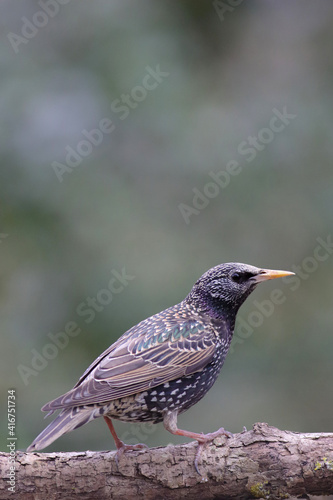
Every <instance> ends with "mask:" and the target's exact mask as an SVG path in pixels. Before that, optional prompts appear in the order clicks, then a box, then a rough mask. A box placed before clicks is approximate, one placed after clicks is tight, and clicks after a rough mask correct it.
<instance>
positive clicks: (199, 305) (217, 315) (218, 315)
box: [185, 290, 241, 334]
mask: <svg viewBox="0 0 333 500" xmlns="http://www.w3.org/2000/svg"><path fill="white" fill-rule="evenodd" d="M185 302H186V303H187V304H188V305H190V306H191V307H192V308H193V309H194V310H195V311H196V312H198V313H199V314H203V315H205V316H209V317H210V318H211V319H212V320H216V321H221V322H223V323H224V324H227V325H228V328H229V329H230V332H231V334H232V333H233V331H234V327H235V321H236V314H237V311H238V309H239V307H240V306H241V304H239V305H238V304H235V303H234V302H232V303H231V302H228V301H221V300H220V299H216V298H214V297H212V296H210V295H203V294H196V293H193V290H192V291H191V292H190V293H189V295H188V296H187V297H186V299H185Z"/></svg>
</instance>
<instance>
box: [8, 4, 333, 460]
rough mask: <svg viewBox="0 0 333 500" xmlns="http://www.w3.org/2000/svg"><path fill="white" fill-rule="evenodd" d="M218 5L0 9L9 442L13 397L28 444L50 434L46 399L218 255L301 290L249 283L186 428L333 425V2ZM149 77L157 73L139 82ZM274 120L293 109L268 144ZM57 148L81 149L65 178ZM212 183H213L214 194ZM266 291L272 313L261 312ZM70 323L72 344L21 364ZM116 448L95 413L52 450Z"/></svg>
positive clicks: (121, 427)
mask: <svg viewBox="0 0 333 500" xmlns="http://www.w3.org/2000/svg"><path fill="white" fill-rule="evenodd" d="M42 3H43V2H42ZM224 3H225V4H226V5H229V8H228V9H226V10H224V9H223V7H221V6H219V4H218V3H217V2H215V3H214V2H211V1H209V2H205V1H193V0H192V1H181V2H176V1H171V2H170V1H160V2H153V1H149V0H141V1H140V2H135V1H120V0H118V1H114V2H109V1H106V0H95V1H94V2H88V1H80V2H78V1H75V0H71V1H68V2H67V3H66V2H63V4H62V3H60V0H59V2H56V3H55V0H54V2H53V3H52V5H53V7H52V6H49V7H48V9H49V10H47V7H45V8H44V10H43V9H42V8H41V5H40V4H39V3H38V2H36V1H32V0H17V1H16V2H11V1H9V0H4V1H2V2H1V4H0V23H1V28H2V30H1V32H2V34H1V41H2V43H1V44H0V65H1V68H0V73H1V93H0V127H1V128H0V130H1V133H0V141H1V152H0V155H1V156H0V161H1V183H0V196H1V209H0V210H1V213H0V215H1V227H0V273H1V280H0V311H1V312H0V314H1V325H2V327H1V365H0V370H1V372H0V374H1V376H0V389H1V394H2V397H1V400H2V409H3V412H2V415H1V418H2V419H4V420H3V432H2V440H3V441H2V445H1V446H2V449H5V445H6V413H5V406H6V398H7V390H8V389H12V388H14V389H15V390H16V400H17V436H18V448H19V449H25V448H26V446H27V445H29V444H30V442H31V441H32V440H33V438H34V437H35V436H36V435H37V433H39V432H40V431H41V430H42V428H43V427H44V426H45V425H46V423H47V422H46V421H44V420H43V414H42V413H41V412H40V407H41V406H42V405H43V404H44V403H46V402H47V401H49V400H50V399H53V398H55V397H56V396H58V395H60V394H62V393H64V392H66V391H67V390H69V389H70V388H71V387H72V386H73V385H74V383H76V381H77V379H78V378H79V376H80V375H81V374H82V373H83V371H84V370H85V369H86V367H87V366H88V365H89V364H90V363H91V362H92V361H93V360H94V359H95V357H97V356H98V355H99V354H100V353H101V352H102V351H103V350H104V349H105V348H107V347H108V346H109V345H110V344H111V343H112V342H113V341H115V340H116V339H117V338H118V337H119V336H120V335H121V334H122V333H123V332H124V331H125V330H127V329H128V328H129V327H131V326H132V325H134V324H136V323H138V322H139V321H140V320H142V319H144V318H146V317H148V316H150V315H152V314H155V313H157V312H159V311H160V310H162V309H165V308H166V307H168V306H170V305H172V304H174V303H177V302H179V301H180V300H182V299H183V298H184V296H185V295H186V294H187V293H188V291H189V290H190V289H191V286H192V285H193V283H194V282H195V280H196V279H197V278H198V277H199V276H200V275H201V274H202V273H203V272H205V271H206V270H207V269H208V268H210V267H212V266H214V265H216V264H219V263H221V262H228V261H241V262H247V263H251V264H253V265H257V266H260V267H269V268H276V269H289V270H290V269H295V270H297V273H298V274H299V276H300V277H299V281H298V282H297V284H296V282H295V281H294V282H290V281H289V282H288V281H285V282H283V281H279V282H275V283H274V282H270V283H266V284H264V285H261V286H260V287H259V288H258V289H257V290H256V292H255V293H254V294H253V295H252V296H251V297H250V299H249V300H248V301H247V302H246V303H245V304H244V306H243V307H242V309H241V311H240V314H239V317H240V319H241V321H243V323H242V325H243V328H240V325H239V324H238V327H237V328H236V341H235V343H234V344H233V348H232V351H231V352H230V354H229V355H228V357H227V360H226V363H225V365H224V368H223V370H222V373H221V375H220V377H219V380H218V382H217V383H216V384H215V386H214V388H213V389H212V390H211V391H210V392H209V393H208V395H207V396H206V397H205V398H204V399H203V400H202V401H201V402H200V403H199V404H198V405H196V406H195V407H194V408H192V409H191V410H190V411H189V412H187V413H186V414H184V415H183V416H181V417H180V419H179V425H180V427H182V428H185V429H189V430H194V431H205V432H209V431H213V430H215V429H217V428H219V427H220V426H221V425H223V426H224V427H225V428H226V429H228V430H229V431H232V432H239V431H241V430H242V429H243V426H246V427H248V428H251V426H252V424H253V423H254V422H256V421H264V422H268V423H269V424H270V425H274V426H277V427H280V428H282V429H289V430H297V431H302V432H314V431H332V415H333V400H332V386H333V370H332V357H333V334H332V328H333V317H332V298H333V285H332V272H333V250H332V248H331V246H332V245H331V246H330V244H331V243H330V242H331V241H332V233H333V228H332V223H333V174H332V162H333V134H332V131H333V65H332V64H333V63H332V61H333V59H332V42H333V30H332V19H333V3H332V2H331V1H330V0H326V1H325V0H322V1H321V2H312V1H310V0H302V1H301V0H294V1H293V2H287V1H283V2H281V1H278V0H275V1H269V0H252V1H251V2H241V1H240V2H238V5H237V6H235V4H236V3H237V2H229V4H228V2H227V1H226V2H224ZM231 4H233V5H234V7H232V6H231ZM40 12H42V14H40ZM31 23H32V25H31ZM36 25H38V27H36ZM147 67H149V68H151V71H152V70H154V71H158V70H159V71H161V72H162V73H163V76H159V77H157V79H156V80H155V81H156V82H157V83H158V84H157V85H156V88H154V89H150V90H146V91H145V90H142V85H143V82H144V81H145V82H146V83H147V82H148V80H147V79H146V80H145V76H146V75H147V74H148V72H149V70H147ZM158 80H160V81H158ZM153 83H154V80H153V78H151V79H150V80H149V84H150V86H152V85H153ZM138 86H139V87H140V86H141V90H140V88H139V89H138V88H137V87H138ZM127 95H130V96H132V99H131V100H130V103H131V104H130V105H126V106H128V110H127V111H125V109H124V108H123V109H122V111H120V110H119V106H120V105H123V106H124V102H120V101H124V100H126V99H128V98H127V97H126V96H127ZM133 96H134V97H135V99H134V100H133ZM117 100H118V101H117ZM274 110H277V111H278V112H280V113H283V112H286V113H287V114H288V115H293V118H289V119H286V121H288V123H285V124H284V126H283V127H282V130H281V131H279V132H274V133H273V136H272V132H269V131H267V127H269V126H270V123H271V120H272V118H273V117H274V116H275V113H276V111H275V112H274ZM125 115H126V116H125ZM104 119H108V120H111V121H112V127H113V130H112V131H109V132H108V133H104V134H103V137H102V140H101V141H100V142H101V143H100V144H99V145H94V146H91V147H90V149H91V151H89V144H88V146H87V145H86V144H85V145H83V146H82V144H83V143H82V142H81V141H83V140H86V139H87V138H86V137H85V135H84V131H85V130H86V131H88V132H89V131H91V130H93V129H96V128H98V127H99V125H100V122H101V120H104ZM103 123H105V122H103ZM107 123H109V126H111V125H110V122H107ZM280 125H281V122H280ZM263 129H266V130H265V131H263ZM95 137H97V136H95ZM98 137H99V136H98ZM249 137H252V138H253V137H254V138H257V139H258V138H259V142H257V143H256V144H257V146H256V147H255V148H254V153H253V154H254V158H253V159H252V160H251V161H248V160H249V159H250V156H253V154H252V155H251V154H250V153H246V154H245V153H244V148H245V149H246V148H248V147H250V146H249V141H253V140H254V139H249ZM95 141H97V142H98V139H95ZM244 141H245V142H244ZM265 141H266V142H265ZM251 147H253V146H251ZM66 148H67V149H66ZM68 148H73V150H74V151H77V150H78V149H79V150H80V151H81V152H82V151H83V152H84V153H85V156H84V155H83V156H82V155H81V158H79V159H78V160H76V161H77V163H78V164H77V166H75V167H73V168H71V167H70V165H69V164H68V163H67V164H66V154H67V152H68V151H73V150H72V149H68ZM80 148H81V149H80ZM72 154H73V153H72ZM72 159H73V158H72ZM73 161H74V160H73ZM55 162H57V163H55ZM230 162H234V163H233V165H238V166H237V167H236V169H237V172H238V173H237V174H235V173H233V175H229V179H228V178H227V174H225V172H227V171H228V169H229V170H230ZM60 164H62V165H64V166H63V167H61V166H60V167H59V165H60ZM61 168H62V169H63V171H62V172H61V174H59V172H60V171H61ZM59 169H60V170H59ZM57 172H58V175H57ZM221 172H224V173H221ZM212 173H215V174H219V176H220V178H221V179H224V183H225V184H224V185H221V186H219V187H218V186H217V185H215V188H214V185H211V184H210V185H209V183H211V182H212V175H213V174H212ZM226 179H227V180H226ZM196 190H198V191H196ZM198 192H200V193H201V195H202V196H200V195H198ZM205 192H206V193H208V194H210V195H211V198H207V196H206V195H205ZM196 195H197V198H196V199H193V198H195V196H196ZM213 195H214V196H213ZM203 196H205V197H203ZM199 198H200V199H199ZM181 204H183V205H181ZM198 204H199V205H198ZM185 205H186V207H185ZM184 207H185V208H184ZM198 207H199V208H198ZM184 210H185V212H186V213H189V214H190V215H189V217H187V221H185V219H186V217H184V215H183V213H182V211H183V212H184ZM318 238H319V240H318ZM320 239H321V240H320ZM319 241H321V242H322V241H324V242H326V247H327V248H326V250H325V247H323V246H322V243H321V250H320V253H319V254H318V253H316V248H317V247H318V245H319ZM314 255H316V256H317V257H314ZM318 255H320V256H321V257H320V258H321V259H322V260H321V261H319V260H318ZM295 266H299V267H298V268H296V267H295ZM123 268H125V271H126V273H127V274H128V275H130V276H131V277H134V278H133V279H132V280H130V281H129V283H128V285H127V286H124V289H123V290H122V291H121V293H119V294H116V295H115V294H114V295H113V296H112V301H111V302H110V301H109V303H107V304H105V305H104V306H102V307H101V304H100V303H99V308H100V309H101V310H100V311H98V312H97V311H96V314H95V317H94V319H93V320H92V321H91V322H90V323H87V322H86V320H87V316H85V317H84V316H82V315H81V316H80V315H79V314H78V312H77V308H78V306H80V304H81V303H82V302H84V303H85V304H86V300H87V298H88V297H92V298H96V297H97V296H99V297H102V296H103V294H100V295H98V293H99V292H100V291H101V290H103V289H105V288H107V285H108V282H109V280H110V278H111V276H112V274H111V273H112V271H118V272H121V270H122V269H123ZM275 288H278V289H279V290H281V292H280V293H281V294H282V296H283V297H284V302H283V303H282V304H280V305H276V306H274V308H273V309H274V310H273V311H270V312H269V314H268V313H267V317H265V318H263V316H262V315H261V318H260V312H259V313H258V311H259V309H258V303H259V304H262V303H263V301H264V300H267V299H269V297H270V294H271V293H272V291H273V290H274V289H275ZM105 297H106V296H105V295H104V299H105ZM106 301H107V300H106ZM255 301H257V302H255ZM266 305H267V304H266ZM81 307H85V306H81ZM267 308H268V309H267V310H269V306H267ZM68 322H75V323H76V325H77V328H79V329H80V333H79V335H77V336H75V337H72V338H70V339H69V341H68V345H67V346H65V347H64V348H62V349H60V348H59V349H58V351H57V349H56V348H54V347H53V350H52V347H51V348H49V351H46V352H48V353H49V357H50V356H51V357H53V359H48V360H46V361H45V357H44V364H45V363H46V365H45V366H44V367H43V368H41V366H42V365H43V361H39V363H40V364H39V368H38V370H34V369H33V365H32V363H33V357H34V355H36V352H38V353H39V354H40V355H41V356H42V355H43V354H42V353H43V349H44V352H45V346H46V345H47V344H50V343H51V344H52V342H51V340H50V336H49V334H50V333H51V334H57V333H58V332H62V331H64V328H65V326H66V325H68ZM251 323H252V327H251ZM244 324H247V325H248V326H247V327H246V326H244ZM253 325H254V326H253ZM237 332H238V333H237ZM35 366H36V365H35ZM22 367H24V368H22ZM22 370H23V371H24V373H26V374H27V375H26V376H25V377H24V376H22ZM27 370H28V371H27ZM29 370H31V371H29ZM116 428H117V430H118V433H119V435H120V436H121V437H123V438H124V439H125V440H126V441H127V442H129V443H131V442H132V443H134V442H138V441H141V442H146V443H147V444H148V445H149V446H157V445H164V444H167V443H170V442H172V443H178V442H183V441H185V440H184V439H183V438H179V439H177V438H176V437H174V436H171V435H170V434H168V433H167V432H166V431H165V430H164V429H163V426H162V424H159V425H157V426H154V427H152V426H149V425H145V426H134V425H130V424H123V423H121V422H119V423H116ZM112 448H114V443H113V441H112V439H111V436H110V435H109V432H108V430H107V428H106V426H105V424H104V422H103V421H102V419H99V420H97V421H95V422H93V423H91V424H89V426H85V427H83V428H81V429H79V430H77V431H75V432H72V433H70V434H68V435H67V436H65V437H63V438H61V439H59V440H58V441H56V442H55V443H54V444H53V445H52V446H50V447H49V448H48V451H67V450H68V451H69V450H71V451H73V450H86V449H92V450H99V449H112Z"/></svg>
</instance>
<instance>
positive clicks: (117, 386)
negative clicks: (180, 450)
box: [27, 263, 294, 471]
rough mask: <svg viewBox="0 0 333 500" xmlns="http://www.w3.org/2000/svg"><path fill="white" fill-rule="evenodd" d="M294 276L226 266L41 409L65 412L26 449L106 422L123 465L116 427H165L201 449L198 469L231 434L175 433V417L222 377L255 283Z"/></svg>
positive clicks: (115, 347) (204, 277) (210, 273)
mask: <svg viewBox="0 0 333 500" xmlns="http://www.w3.org/2000/svg"><path fill="white" fill-rule="evenodd" d="M291 274H294V273H290V272H287V271H272V270H269V269H260V268H257V267H254V266H250V265H246V264H239V263H227V264H221V265H218V266H216V267H213V268H212V269H209V270H208V271H207V272H206V273H205V274H203V275H202V276H201V278H199V279H198V281H197V282H196V283H195V285H194V286H193V288H192V290H191V291H190V293H189V294H188V295H187V297H186V298H185V299H184V300H183V301H182V302H180V303H179V304H176V305H175V306H172V307H170V308H168V309H165V310H164V311H162V312H160V313H158V314H155V315H154V316H151V317H150V318H148V319H145V320H143V321H141V322H140V323H139V324H138V325H136V326H133V327H132V328H131V329H130V330H128V331H127V332H125V333H124V334H123V335H122V336H121V337H120V338H119V339H118V340H117V341H116V342H115V343H114V344H112V345H111V346H110V347H109V348H108V349H107V350H106V351H104V352H103V353H102V354H101V355H100V356H99V357H98V358H97V359H96V360H95V361H94V362H93V363H92V364H91V365H90V366H89V368H88V369H87V370H86V371H85V372H84V374H83V375H82V377H81V378H80V380H79V381H78V382H77V384H76V385H75V386H74V388H73V389H71V390H70V391H68V392H67V393H66V394H64V395H62V396H60V397H58V398H56V399H54V400H53V401H50V402H49V403H47V404H46V405H45V406H43V408H42V410H43V411H48V412H49V414H52V413H54V412H55V411H56V410H61V411H60V413H59V414H58V416H57V417H56V418H55V419H54V420H53V422H51V423H50V424H49V425H48V427H46V428H45V429H44V430H43V431H42V432H41V434H39V436H37V438H36V439H35V440H34V441H33V443H32V444H31V445H30V446H29V448H28V449H27V451H35V450H40V449H43V448H45V447H46V446H49V445H50V444H51V443H52V442H53V441H55V440H56V439H58V438H59V437H60V436H61V435H62V434H65V433H66V432H69V431H72V430H74V429H77V428H78V427H80V426H81V425H83V424H86V423H87V422H90V421H91V420H94V419H95V418H98V417H104V419H105V422H106V423H107V425H108V427H109V429H110V431H111V434H112V436H113V438H114V441H115V444H116V447H117V454H116V459H117V462H118V459H119V457H120V456H121V454H122V453H123V452H124V451H127V450H133V449H140V448H144V447H146V445H143V444H137V445H126V444H124V443H123V442H122V441H121V440H120V439H119V438H118V436H117V434H116V432H115V429H114V427H113V424H112V421H111V419H112V418H114V419H118V420H122V421H124V422H136V423H137V422H152V423H155V424H156V423H158V422H163V424H164V427H165V428H166V430H168V431H169V432H171V433H172V434H175V435H180V436H186V437H189V438H192V439H195V440H197V441H198V448H197V453H196V459H195V467H196V469H197V471H198V458H199V455H200V453H201V450H202V448H203V446H204V445H205V444H206V443H209V442H210V441H212V440H213V439H215V438H216V437H218V436H221V435H226V436H230V435H231V434H230V433H229V432H227V431H225V430H224V429H223V428H220V429H219V430H218V431H216V432H212V433H209V434H199V433H195V432H190V431H186V430H181V429H178V427H177V417H178V415H179V414H180V413H183V412H184V411H186V410H188V409H189V408H191V406H193V405H194V404H196V403H197V402H198V401H200V399H201V398H203V396H204V395H205V394H206V393H207V392H208V391H209V389H210V388H211V387H212V385H213V384H214V382H215V380H216V379H217V377H218V374H219V372H220V370H221V368H222V365H223V363H224V360H225V357H226V355H227V353H228V350H229V347H230V343H231V339H232V336H233V331H234V326H235V319H236V314H237V311H238V309H239V308H240V306H241V305H242V303H243V302H244V301H245V299H246V298H247V297H248V296H249V294H250V293H251V292H252V291H253V290H254V289H255V287H256V286H257V284H258V283H260V282H261V281H266V280H269V279H273V278H280V277H283V276H288V275H291Z"/></svg>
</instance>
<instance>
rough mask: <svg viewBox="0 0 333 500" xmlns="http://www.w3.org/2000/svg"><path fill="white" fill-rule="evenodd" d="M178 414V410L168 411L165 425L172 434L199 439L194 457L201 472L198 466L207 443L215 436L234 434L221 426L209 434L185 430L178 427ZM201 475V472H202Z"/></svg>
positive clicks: (197, 468) (164, 421) (196, 467)
mask: <svg viewBox="0 0 333 500" xmlns="http://www.w3.org/2000/svg"><path fill="white" fill-rule="evenodd" d="M177 416H178V412H177V411H171V412H167V413H166V414H165V416H164V419H163V425H164V427H165V428H166V430H167V431H169V432H171V434H174V435H176V436H185V437H189V438H191V439H196V440H197V441H198V443H199V444H198V448H197V451H196V454H195V459H194V466H195V470H196V471H197V473H198V474H200V471H199V467H198V461H199V458H200V456H201V452H202V450H203V448H204V447H205V445H206V444H207V443H210V442H211V441H213V440H214V439H215V438H217V437H219V436H227V437H232V436H233V435H232V434H231V432H228V431H226V430H225V429H224V428H223V427H221V428H220V429H219V430H218V431H215V432H210V433H208V434H203V433H201V434H199V433H197V432H191V431H184V430H182V429H178V427H177ZM200 475H201V474H200Z"/></svg>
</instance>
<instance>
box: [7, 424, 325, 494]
mask: <svg viewBox="0 0 333 500" xmlns="http://www.w3.org/2000/svg"><path fill="white" fill-rule="evenodd" d="M195 451H196V444H195V443H189V444H185V445H178V446H168V447H165V448H154V449H150V450H142V451H135V452H134V451H132V452H128V453H127V454H125V455H123V456H122V457H121V459H120V461H119V470H118V469H117V467H116V463H115V459H114V455H115V453H114V452H113V451H112V452H91V451H87V452H81V453H24V452H17V454H16V478H15V481H16V483H15V492H11V491H9V490H8V486H9V482H8V480H7V477H8V463H9V456H8V454H7V453H0V468H1V476H2V478H3V480H2V481H1V484H0V499H6V500H8V499H10V498H15V500H21V499H22V500H23V499H24V500H58V499H59V500H60V499H61V500H71V499H73V500H74V499H76V498H80V499H87V500H88V499H95V498H96V499H106V498H107V499H110V498H111V499H115V500H118V499H119V500H120V499H121V500H132V499H136V500H139V499H145V500H159V499H161V500H162V499H163V500H164V499H172V500H174V499H178V498H179V499H187V500H188V499H198V498H200V499H201V500H208V499H221V500H223V499H238V500H242V499H252V498H265V499H269V500H273V499H274V500H275V499H279V500H280V499H281V498H288V497H289V496H300V495H303V498H306V496H305V495H333V433H315V434H301V433H297V432H290V431H281V430H279V429H276V428H275V427H269V426H268V425H267V424H260V423H258V424H255V425H254V427H253V429H252V430H250V431H246V432H242V433H241V434H235V435H234V437H232V438H227V437H221V438H217V439H215V441H214V442H213V443H212V444H211V445H209V446H207V447H206V449H205V450H204V452H203V454H202V459H201V465H200V471H201V473H202V477H200V476H199V475H198V474H197V473H196V471H195V469H194V465H193V460H194V455H195Z"/></svg>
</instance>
